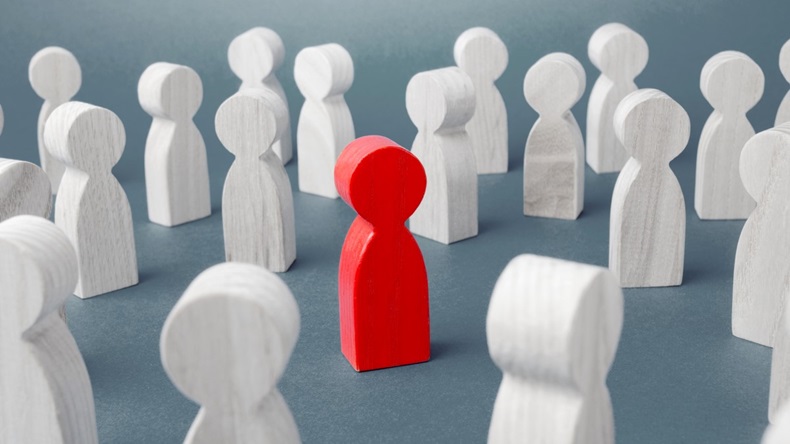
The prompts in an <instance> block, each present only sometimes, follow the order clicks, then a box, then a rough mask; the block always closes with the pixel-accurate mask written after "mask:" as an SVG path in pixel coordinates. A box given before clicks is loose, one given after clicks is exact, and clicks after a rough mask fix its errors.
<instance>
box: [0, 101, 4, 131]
mask: <svg viewBox="0 0 790 444" xmlns="http://www.w3.org/2000/svg"><path fill="white" fill-rule="evenodd" d="M3 125H5V115H4V114H3V107H2V106H0V134H3Z"/></svg>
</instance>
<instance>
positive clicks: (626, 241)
mask: <svg viewBox="0 0 790 444" xmlns="http://www.w3.org/2000/svg"><path fill="white" fill-rule="evenodd" d="M614 129H615V133H616V134H617V138H618V139H619V140H620V142H621V143H622V144H623V146H625V148H626V150H628V152H629V154H630V155H631V158H630V159H629V160H628V162H627V163H626V164H625V166H624V167H623V170H622V171H621V172H620V175H619V176H618V177H617V182H616V183H615V185H614V193H613V194H612V210H611V213H610V219H609V221H610V223H609V269H610V270H612V272H613V273H614V275H615V276H616V277H617V278H618V281H619V282H620V286H622V287H623V288H626V287H666V286H671V285H680V283H681V282H682V281H683V260H684V252H685V240H686V204H685V201H684V200H683V192H682V191H681V189H680V183H678V179H677V177H675V174H674V173H673V172H672V170H671V169H670V168H669V162H670V161H671V160H672V159H674V158H675V157H677V156H678V155H679V154H680V153H681V152H682V151H683V150H684V149H685V147H686V144H687V143H688V140H689V133H690V122H689V116H688V114H687V113H686V111H685V110H684V109H683V107H681V106H680V105H679V104H678V103H677V102H675V101H674V100H672V98H671V97H669V96H668V95H666V94H664V93H663V92H661V91H658V90H655V89H641V90H639V91H636V92H633V93H631V94H629V95H628V96H626V97H625V98H624V99H623V101H622V102H620V105H619V106H618V107H617V110H616V111H615V114H614Z"/></svg>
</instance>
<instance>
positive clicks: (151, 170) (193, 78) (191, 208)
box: [137, 62, 211, 227]
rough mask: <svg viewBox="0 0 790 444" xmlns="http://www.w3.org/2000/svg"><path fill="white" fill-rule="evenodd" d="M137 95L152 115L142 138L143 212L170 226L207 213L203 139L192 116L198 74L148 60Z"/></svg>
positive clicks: (198, 95)
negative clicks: (150, 63)
mask: <svg viewBox="0 0 790 444" xmlns="http://www.w3.org/2000/svg"><path fill="white" fill-rule="evenodd" d="M137 95H138V98H139V100H140V105H141V106H142V107H143V109H144V110H145V111H146V112H147V113H148V114H150V115H151V116H152V117H153V118H154V119H153V122H152V123H151V129H150V131H149V132H148V139H147V140H146V143H145V190H146V198H147V201H148V218H149V219H150V220H151V222H154V223H157V224H159V225H164V226H166V227H172V226H175V225H180V224H183V223H187V222H191V221H193V220H197V219H202V218H204V217H208V216H210V215H211V196H210V194H209V180H208V162H207V160H206V144H205V143H203V136H201V135H200V130H198V128H197V126H196V125H195V123H194V122H193V121H192V118H193V117H194V115H195V113H196V112H197V110H198V108H200V103H201V102H202V101H203V84H202V83H201V81H200V77H199V76H198V74H197V73H196V72H195V71H194V70H192V68H190V67H188V66H183V65H175V64H173V63H165V62H158V63H154V64H153V65H151V66H149V67H148V68H147V69H146V70H145V71H144V72H143V75H142V76H141V77H140V82H139V83H138V84H137Z"/></svg>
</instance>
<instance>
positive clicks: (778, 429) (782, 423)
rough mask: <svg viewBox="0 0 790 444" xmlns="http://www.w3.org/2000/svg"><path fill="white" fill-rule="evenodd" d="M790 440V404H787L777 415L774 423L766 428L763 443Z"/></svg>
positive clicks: (786, 441) (783, 443)
mask: <svg viewBox="0 0 790 444" xmlns="http://www.w3.org/2000/svg"><path fill="white" fill-rule="evenodd" d="M788 442H790V404H787V405H785V406H784V407H783V408H782V409H781V410H780V411H779V413H778V414H777V415H776V419H775V421H774V422H773V424H771V425H769V426H768V428H767V429H766V430H765V434H764V435H763V439H762V441H761V443H762V444H787V443H788Z"/></svg>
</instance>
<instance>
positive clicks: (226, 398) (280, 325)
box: [160, 153, 300, 444]
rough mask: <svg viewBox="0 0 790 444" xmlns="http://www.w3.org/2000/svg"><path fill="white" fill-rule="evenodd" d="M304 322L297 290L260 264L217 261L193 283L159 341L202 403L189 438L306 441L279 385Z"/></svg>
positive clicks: (183, 385)
mask: <svg viewBox="0 0 790 444" xmlns="http://www.w3.org/2000/svg"><path fill="white" fill-rule="evenodd" d="M272 155H273V156H274V153H272ZM299 323H300V320H299V306H298V305H297V304H296V300H295V299H294V297H293V295H292V294H291V291H290V290H289V289H288V287H287V286H286V285H285V283H284V282H283V281H282V280H280V278H278V277H277V276H276V275H274V274H272V273H271V272H269V271H266V270H265V269H263V268H261V267H259V266H256V265H252V264H239V263H224V264H219V265H215V266H213V267H211V268H209V269H208V270H206V271H204V272H202V273H201V274H200V275H198V277H196V278H195V280H194V281H192V283H191V284H190V285H189V287H188V288H187V289H186V291H185V292H184V294H183V296H181V298H180V299H179V300H178V302H177V303H176V305H175V306H174V307H173V310H172V311H171V312H170V314H169V315H168V316H167V320H166V321H165V325H164V327H163V328H162V336H161V340H160V353H161V358H162V364H163V366H164V368H165V371H166V372H167V375H168V376H169V377H170V380H171V381H173V384H175V386H176V387H177V388H178V389H179V390H180V391H181V393H183V394H184V395H185V396H186V397H188V398H189V399H191V400H193V401H195V402H197V403H198V404H200V406H201V407H200V411H199V412H198V414H197V417H196V418H195V421H194V422H193V423H192V427H191V428H190V429H189V432H188V434H187V436H186V439H185V440H184V443H185V444H198V443H206V444H208V443H269V444H281V443H282V444H289V443H299V442H300V438H299V430H298V429H297V426H296V422H295V421H294V418H293V416H292V415H291V411H290V410H289V409H288V405H287V403H286V402H285V399H284V398H283V396H282V395H281V394H280V391H279V390H278V389H277V381H278V380H279V379H280V377H282V375H283V373H284V372H285V368H286V367H287V365H288V360H289V359H290V357H291V353H292V352H293V349H294V346H295V345H296V341H297V338H298V337H299V327H300V325H299Z"/></svg>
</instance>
